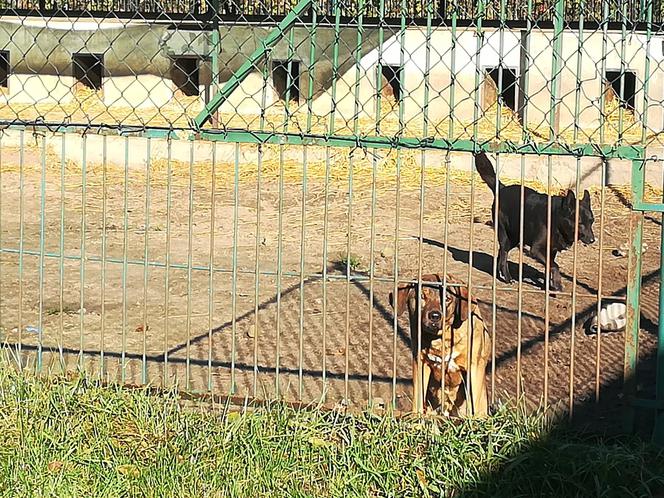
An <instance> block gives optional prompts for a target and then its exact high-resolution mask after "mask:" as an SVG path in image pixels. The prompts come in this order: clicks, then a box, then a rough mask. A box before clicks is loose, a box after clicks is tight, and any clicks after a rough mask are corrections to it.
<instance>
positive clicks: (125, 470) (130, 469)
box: [116, 464, 140, 477]
mask: <svg viewBox="0 0 664 498" xmlns="http://www.w3.org/2000/svg"><path fill="white" fill-rule="evenodd" d="M116 470H117V471H118V472H119V473H120V474H122V475H123V476H129V477H138V476H139V475H140V471H139V470H138V467H136V465H131V464H126V465H118V467H117V469H116Z"/></svg>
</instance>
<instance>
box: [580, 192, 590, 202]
mask: <svg viewBox="0 0 664 498" xmlns="http://www.w3.org/2000/svg"><path fill="white" fill-rule="evenodd" d="M581 202H582V203H584V204H590V192H588V190H584V191H583V197H582V198H581Z"/></svg>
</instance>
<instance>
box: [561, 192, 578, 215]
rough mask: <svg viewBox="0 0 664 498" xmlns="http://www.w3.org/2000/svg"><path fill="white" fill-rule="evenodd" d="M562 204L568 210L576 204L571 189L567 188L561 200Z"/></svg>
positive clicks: (572, 208)
mask: <svg viewBox="0 0 664 498" xmlns="http://www.w3.org/2000/svg"><path fill="white" fill-rule="evenodd" d="M563 205H564V206H565V207H566V208H567V209H569V210H570V211H572V210H574V207H575V205H576V197H575V196H574V191H573V190H568V191H567V195H566V196H565V199H564V200H563Z"/></svg>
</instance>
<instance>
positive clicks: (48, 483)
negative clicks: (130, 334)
mask: <svg viewBox="0 0 664 498" xmlns="http://www.w3.org/2000/svg"><path fill="white" fill-rule="evenodd" d="M0 438H1V442H0V494H2V495H4V496H60V497H63V496H72V497H73V496H99V497H101V496H229V497H230V496H238V497H240V496H241V497H245V496H246V497H259V496H269V497H270V498H273V497H281V496H289V497H290V496H295V497H305V496H306V497H308V496H311V497H328V496H339V497H355V496H357V497H365V496H372V497H373V496H455V497H459V496H478V495H480V496H510V497H515V496H651V495H652V494H653V493H655V492H656V491H657V490H659V489H664V458H663V454H662V453H661V452H658V451H657V450H656V449H654V448H652V447H650V446H648V445H646V444H645V443H642V442H640V441H639V440H636V439H627V438H623V439H602V438H597V437H586V436H580V435H574V434H573V433H571V432H570V431H568V430H566V429H557V430H550V429H549V428H548V427H547V423H546V422H545V420H544V418H543V417H525V416H524V415H522V414H520V413H519V412H518V411H516V410H508V409H506V408H504V409H502V410H501V411H500V412H499V413H498V414H497V415H496V416H494V417H492V418H490V419H488V420H486V421H481V422H480V421H465V422H463V423H453V422H451V421H445V420H443V421H438V422H433V421H429V422H418V421H412V420H410V421H409V420H395V419H392V418H387V417H375V416H372V415H370V414H366V415H362V416H354V417H351V416H344V415H340V414H338V413H331V412H325V413H323V412H319V411H316V410H310V411H308V410H301V411H294V410H292V409H288V408H286V407H283V406H280V405H274V406H272V407H269V408H263V409H259V410H256V411H254V412H250V413H247V414H242V415H240V414H238V413H231V412H228V411H226V410H223V409H219V410H195V409H192V408H183V407H182V405H181V404H180V403H179V402H178V399H177V397H176V396H175V394H174V393H173V394H172V395H165V396H153V395H150V394H148V393H147V392H146V391H135V390H134V391H129V390H122V389H119V388H113V387H101V386H99V385H97V384H95V383H93V382H91V381H89V380H88V379H86V378H85V377H78V378H74V379H61V378H56V379H53V378H49V379H38V378H34V377H29V376H25V375H23V376H21V375H19V374H17V373H15V372H13V371H10V370H8V369H6V368H0Z"/></svg>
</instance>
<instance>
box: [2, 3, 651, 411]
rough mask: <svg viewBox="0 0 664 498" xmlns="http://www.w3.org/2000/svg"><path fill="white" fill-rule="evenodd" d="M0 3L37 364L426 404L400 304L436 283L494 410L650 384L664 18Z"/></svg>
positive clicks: (11, 191) (113, 375) (7, 204)
mask: <svg viewBox="0 0 664 498" xmlns="http://www.w3.org/2000/svg"><path fill="white" fill-rule="evenodd" d="M2 7H3V8H4V10H3V17H2V19H1V20H0V89H1V93H0V123H1V124H2V125H3V132H2V136H1V137H0V165H1V168H0V172H1V175H0V184H1V185H0V188H1V192H2V196H1V197H0V223H1V230H0V237H1V240H0V248H1V257H2V259H1V262H0V300H1V302H0V327H1V330H2V334H3V340H4V341H5V343H6V345H7V346H8V350H10V351H13V352H14V353H15V354H16V355H17V358H19V359H20V361H21V363H22V364H23V365H26V364H27V365H33V364H34V365H36V366H37V368H40V369H44V368H49V369H60V368H64V369H71V368H76V367H81V368H84V369H86V370H88V371H91V372H94V373H96V374H99V375H101V376H102V377H103V378H105V379H110V380H117V381H121V382H123V383H132V384H134V383H151V384H154V385H161V386H172V385H173V384H176V383H177V384H178V385H180V386H182V387H183V388H185V389H186V390H188V391H209V392H213V393H216V394H232V395H237V396H249V397H252V398H273V397H281V398H283V399H288V400H296V401H303V402H311V401H316V400H323V401H324V402H330V403H335V402H338V401H343V402H344V403H352V404H355V405H356V406H364V405H365V404H366V402H367V401H370V402H373V403H379V404H380V403H381V400H382V403H384V404H386V405H392V406H393V407H395V408H399V409H406V410H407V409H410V407H411V401H412V387H411V384H412V382H413V370H412V362H413V354H414V353H413V352H412V349H413V341H414V339H411V335H410V331H409V327H408V323H407V321H406V320H405V319H403V321H402V319H399V318H398V317H396V316H395V313H394V312H393V309H392V307H391V304H390V302H389V299H388V295H389V293H390V292H393V293H396V292H397V291H398V288H399V286H400V285H402V284H404V283H407V282H415V285H416V286H417V287H418V288H420V287H421V286H422V285H423V284H422V282H423V280H422V277H423V275H424V274H428V273H437V274H440V275H448V274H449V275H450V277H451V278H453V279H454V281H457V280H458V281H461V282H463V284H450V285H448V282H447V277H444V278H443V281H442V282H441V284H442V285H443V288H445V289H448V287H449V288H450V289H452V288H454V286H455V285H466V286H467V287H468V289H469V294H470V296H469V299H470V300H472V299H477V300H478V302H479V309H480V310H481V314H482V316H483V318H484V322H485V324H486V327H487V334H488V336H490V338H491V339H490V346H491V347H490V349H491V355H490V356H491V358H490V362H489V366H488V367H487V371H486V382H487V386H488V390H489V398H490V400H491V401H492V402H496V401H500V400H505V399H509V398H514V397H517V396H522V395H525V397H526V398H527V399H528V400H530V401H532V402H535V403H537V402H540V401H543V402H544V403H545V404H547V405H551V404H554V403H562V404H563V405H564V406H565V407H566V408H567V409H569V410H570V411H574V410H580V409H581V408H585V406H586V405H591V404H592V403H589V401H591V400H595V401H600V400H601V401H604V400H607V403H608V406H609V407H611V408H615V407H616V406H618V405H619V404H620V403H622V402H621V401H620V400H624V399H628V398H630V399H631V396H632V395H638V396H646V397H647V396H651V395H654V392H653V389H654V388H653V386H654V384H655V383H654V378H655V363H656V359H655V350H656V348H657V324H658V323H659V322H658V316H659V311H658V302H657V292H658V276H659V271H660V270H659V268H660V267H659V266H658V264H659V255H660V251H659V247H660V234H659V231H660V227H661V221H660V220H659V218H654V217H652V216H650V215H647V216H644V214H643V212H642V211H638V210H635V209H636V208H635V209H633V208H634V206H633V205H632V201H633V199H632V196H633V195H637V196H639V197H638V199H639V202H641V201H643V202H642V203H641V204H639V205H640V206H641V205H642V207H643V206H645V207H644V209H653V210H656V209H658V207H657V206H658V204H657V203H659V202H661V172H660V173H658V171H657V168H656V167H655V166H654V165H657V164H659V163H658V162H653V161H647V162H645V161H644V160H645V158H651V156H659V155H661V154H660V152H659V148H660V147H661V144H660V134H661V132H662V131H663V129H664V128H663V127H664V106H663V105H662V97H663V94H662V90H663V89H664V71H662V68H661V64H662V63H663V62H664V52H663V49H664V36H662V35H661V33H660V31H661V29H662V27H661V26H660V25H659V24H658V23H659V21H660V18H661V15H662V14H661V10H662V9H661V5H660V4H659V3H652V2H640V3H639V2H624V3H616V2H613V1H608V0H604V1H602V0H597V1H592V2H590V1H588V2H583V1H580V2H571V1H569V0H568V1H563V0H558V1H555V2H554V1H550V2H540V1H530V0H529V1H527V2H525V1H524V2H518V3H517V2H514V1H512V0H509V1H506V0H504V1H502V2H499V3H498V2H496V3H492V4H486V3H484V2H453V1H441V2H438V3H433V2H421V1H417V2H407V1H405V0H402V1H399V2H395V1H391V0H390V1H383V0H380V1H378V0H374V1H372V2H364V1H362V0H359V1H357V2H353V3H351V2H343V3H336V2H321V3H318V2H313V1H310V0H303V1H301V2H299V3H290V4H289V3H279V2H258V3H250V2H246V3H236V2H226V3H224V2H216V3H215V2H211V3H209V2H207V1H203V0H201V1H195V2H166V3H162V2H143V1H137V2H131V1H122V2H98V3H90V2H66V3H59V2H51V1H50V0H49V1H46V2H45V1H41V2H16V3H5V4H3V5H2ZM479 150H486V151H492V152H493V154H492V155H491V163H492V165H493V167H494V168H495V169H496V171H497V175H498V178H499V180H500V181H498V182H495V185H494V186H493V188H495V189H496V192H498V190H499V189H500V184H501V182H502V183H504V184H517V185H521V186H522V189H521V204H520V214H518V216H517V218H516V224H517V226H518V225H520V232H521V235H520V239H519V240H516V241H512V242H514V243H513V245H512V248H515V249H514V251H513V252H512V253H511V255H510V257H511V262H510V263H509V264H507V263H506V264H507V267H508V268H509V267H511V268H512V269H511V270H510V271H511V274H512V276H513V277H515V280H516V283H512V284H507V283H504V282H503V281H501V267H499V262H498V253H499V251H498V249H499V246H500V244H501V240H499V239H500V236H499V233H498V232H499V229H498V225H499V224H497V223H495V222H493V221H492V220H493V215H492V203H493V199H494V195H493V194H494V192H492V190H491V188H489V187H487V185H485V184H484V183H483V182H482V180H481V179H480V177H479V176H477V175H475V174H474V170H475V166H474V164H475V163H474V158H473V154H471V153H473V152H475V153H476V152H478V151H479ZM646 165H647V168H646ZM644 168H645V170H646V171H645V173H644V174H643V178H642V179H641V180H643V181H641V180H639V178H641V177H639V176H638V175H639V174H641V173H642V172H643V171H644ZM633 173H634V174H635V175H636V176H634V178H636V179H637V181H635V182H632V179H633V176H632V175H633ZM529 188H532V189H534V190H535V191H539V192H544V193H545V195H544V199H545V200H546V201H545V205H546V206H547V209H545V210H544V215H541V213H540V214H538V213H539V212H538V211H537V209H535V208H533V206H532V204H529V203H528V202H525V204H524V202H523V198H524V195H525V194H524V193H525V192H526V191H529V190H528V189H529ZM568 189H571V191H572V192H574V196H573V197H571V199H572V200H573V201H575V203H572V205H571V206H572V208H573V209H571V208H570V209H571V211H569V213H572V214H568V215H567V218H565V215H564V213H563V212H562V211H561V210H560V209H559V206H560V205H561V204H559V203H560V202H562V201H561V200H560V199H562V197H558V195H559V193H560V192H563V194H564V192H565V191H566V190H568ZM586 190H587V191H588V192H587V194H586V195H584V191H586ZM547 194H548V195H547ZM641 197H643V199H641ZM499 199H500V197H499ZM585 199H589V201H586V200H585ZM500 202H502V201H500ZM500 202H499V203H498V204H500ZM584 202H589V206H590V211H591V213H590V218H588V216H587V212H586V211H583V209H582V208H581V207H580V206H581V205H582V204H583V203H584ZM648 202H649V203H650V204H643V203H648ZM568 207H569V205H568ZM497 209H498V210H499V209H500V206H498V208H497ZM561 213H563V214H561ZM584 213H586V214H584ZM542 216H543V217H542ZM570 216H571V219H570ZM563 218H564V219H566V220H567V221H570V220H571V221H570V223H571V225H570V226H572V227H574V226H576V227H577V228H576V229H574V228H572V231H571V232H569V230H568V231H567V232H565V234H566V235H564V236H563V235H560V233H563V232H560V233H558V232H557V230H558V231H560V230H563V231H564V230H567V229H566V228H565V229H563V228H561V227H562V225H560V223H562V222H561V221H560V220H561V219H563ZM589 219H590V223H591V224H592V219H594V225H593V226H594V233H595V239H596V241H594V242H593V241H589V240H585V242H588V245H587V246H585V245H582V244H580V243H578V242H577V241H578V240H579V237H580V233H581V232H582V231H583V228H584V227H585V226H586V225H587V224H588V223H589V221H588V220H589ZM533 223H535V224H537V223H539V224H540V225H541V226H543V227H548V228H547V229H546V230H545V231H542V233H544V234H545V235H544V239H546V243H545V245H546V247H547V250H546V251H544V252H545V253H546V256H544V257H543V258H542V257H540V258H538V257H537V255H535V256H533V253H534V252H535V251H534V250H533V247H532V246H533V244H534V245H535V246H537V244H539V242H538V243H536V242H535V241H534V240H527V239H528V230H530V228H528V227H530V226H531V225H532V224H533ZM584 224H585V225H584ZM524 227H525V228H524ZM543 230H544V229H543ZM518 232H519V230H517V233H518ZM570 233H571V235H570ZM524 234H525V235H524ZM546 234H549V235H548V236H547V235H546ZM581 235H582V234H581ZM524 237H525V238H524ZM561 237H563V238H564V237H567V238H564V244H563V246H564V247H561V248H563V249H565V248H566V249H568V250H567V251H566V252H562V253H561V254H560V255H558V257H557V259H556V255H555V252H551V251H550V250H549V249H550V248H551V247H552V245H553V246H556V244H558V242H559V241H560V240H562V239H561ZM517 238H519V237H517ZM544 239H542V240H544ZM540 242H542V241H540ZM644 242H645V243H644ZM542 243H544V242H542ZM528 246H531V247H528ZM519 247H522V249H519ZM556 247H557V246H556ZM646 247H648V248H649V249H648V250H645V249H646ZM526 248H528V249H530V252H529V251H528V250H526ZM544 252H543V253H542V254H544ZM628 256H629V257H628ZM558 265H560V275H561V277H560V278H561V279H562V284H563V290H560V289H557V288H555V289H554V288H552V284H551V282H550V281H549V278H547V277H545V276H547V275H549V273H550V272H551V270H552V269H553V268H554V267H557V266H558ZM641 271H643V281H642V282H641V279H640V278H639V277H640V275H641ZM628 276H629V277H631V278H629V279H628ZM554 283H555V282H554ZM641 283H642V284H643V288H642V289H641ZM426 285H429V284H426ZM554 287H557V286H554ZM445 292H447V290H446V291H445ZM626 294H627V295H628V297H630V299H626ZM634 296H636V297H634ZM639 296H641V297H642V298H641V300H640V301H639ZM612 304H616V305H618V306H617V307H616V306H610V305H612ZM621 306H622V308H621ZM639 307H640V313H641V314H639ZM607 309H609V310H612V311H611V313H613V312H614V311H615V310H618V311H617V312H616V313H617V318H616V317H615V316H614V317H613V318H615V319H616V320H617V321H616V320H614V322H615V323H613V322H611V323H613V325H615V324H616V323H617V324H618V326H617V327H614V328H618V330H617V331H614V332H611V333H609V332H606V331H605V332H601V330H600V333H596V332H597V330H596V327H595V328H593V327H592V326H590V325H591V322H592V317H593V315H596V314H598V313H599V316H600V317H601V318H602V319H601V320H600V324H599V328H600V329H601V328H602V327H604V328H605V329H606V328H607V324H606V323H605V322H603V321H602V320H603V319H604V317H605V316H606V315H607V313H609V312H607V311H606V310H607ZM620 310H622V311H620ZM609 314H610V313H609ZM621 324H622V325H621ZM416 327H417V326H416ZM415 337H416V338H417V344H419V345H421V341H422V340H423V339H422V337H423V336H422V331H421V330H419V331H418V333H417V334H416V335H415ZM424 340H425V341H426V340H427V339H426V338H425V339H424ZM471 349H472V348H471ZM472 355H473V353H472V351H471V353H469V361H470V360H472V358H470V356H472ZM443 356H444V355H443ZM441 362H442V364H443V365H447V366H449V362H448V361H447V360H444V361H442V360H441ZM445 368H447V367H445ZM637 373H638V375H637ZM434 377H435V375H434ZM445 379H446V377H445V376H443V377H442V380H441V379H439V381H441V382H443V383H445V382H446V381H445ZM448 381H449V379H448ZM465 381H466V382H467V381H468V379H467V378H466V380H465ZM625 394H627V396H625ZM598 406H602V410H603V412H602V413H606V410H605V408H606V407H605V406H604V405H598Z"/></svg>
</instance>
